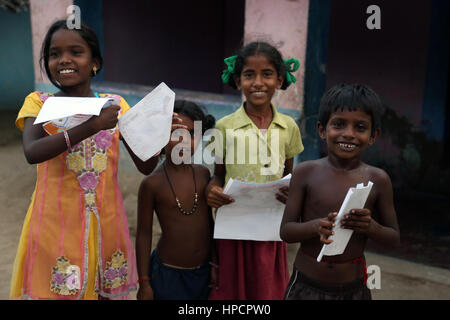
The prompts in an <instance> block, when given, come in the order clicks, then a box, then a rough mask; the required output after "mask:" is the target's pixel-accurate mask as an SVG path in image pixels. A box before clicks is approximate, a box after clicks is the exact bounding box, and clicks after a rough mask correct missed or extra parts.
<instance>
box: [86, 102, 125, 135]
mask: <svg viewBox="0 0 450 320" xmlns="http://www.w3.org/2000/svg"><path fill="white" fill-rule="evenodd" d="M119 111H120V106H118V105H113V106H109V107H108V108H103V109H102V111H101V112H100V114H99V115H98V116H93V117H92V118H91V119H92V122H93V125H94V128H95V130H96V131H97V132H98V131H100V130H106V129H111V128H114V127H115V126H116V124H117V121H118V118H117V117H118V115H119Z"/></svg>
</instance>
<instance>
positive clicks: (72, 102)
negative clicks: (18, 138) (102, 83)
mask: <svg viewBox="0 0 450 320" xmlns="http://www.w3.org/2000/svg"><path fill="white" fill-rule="evenodd" d="M112 100H113V99H111V98H96V97H49V98H48V99H47V100H45V103H44V105H43V106H42V108H41V111H39V114H38V116H37V117H36V120H34V123H33V124H38V123H42V122H46V121H50V120H58V121H59V122H63V121H66V119H67V118H68V117H71V116H74V115H90V116H92V115H96V116H98V115H99V114H100V111H101V110H102V108H104V107H107V106H109V105H111V104H112V102H113V101H112Z"/></svg>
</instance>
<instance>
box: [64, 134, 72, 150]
mask: <svg viewBox="0 0 450 320" xmlns="http://www.w3.org/2000/svg"><path fill="white" fill-rule="evenodd" d="M64 139H66V145H67V149H68V150H70V149H72V145H71V144H70V139H69V134H68V133H67V131H66V130H64Z"/></svg>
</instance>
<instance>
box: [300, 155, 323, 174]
mask: <svg viewBox="0 0 450 320" xmlns="http://www.w3.org/2000/svg"><path fill="white" fill-rule="evenodd" d="M323 159H324V158H322V159H317V160H309V161H304V162H300V163H299V164H298V165H297V166H296V167H295V169H294V171H293V176H294V175H296V176H299V175H301V176H303V177H304V176H305V174H308V175H310V174H312V173H313V172H314V171H316V170H318V169H320V170H322V169H323V168H325V166H326V164H325V162H324V160H323Z"/></svg>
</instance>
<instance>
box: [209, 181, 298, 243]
mask: <svg viewBox="0 0 450 320" xmlns="http://www.w3.org/2000/svg"><path fill="white" fill-rule="evenodd" d="M290 180H291V175H290V174H288V175H287V176H285V177H284V178H283V179H280V180H277V181H272V182H267V183H261V184H257V183H246V182H242V181H238V180H233V179H231V178H230V180H228V183H227V185H226V186H225V189H224V193H225V194H228V195H230V196H231V197H232V198H233V199H234V202H233V203H230V204H227V205H224V206H222V207H220V208H219V209H218V210H217V215H216V221H215V226H214V238H215V239H239V240H256V241H281V239H280V225H281V219H282V218H283V212H284V207H285V205H284V204H283V203H281V202H280V201H278V200H277V199H276V198H275V195H276V193H278V192H279V191H278V189H279V188H281V187H285V186H286V187H287V186H289V182H290Z"/></svg>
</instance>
